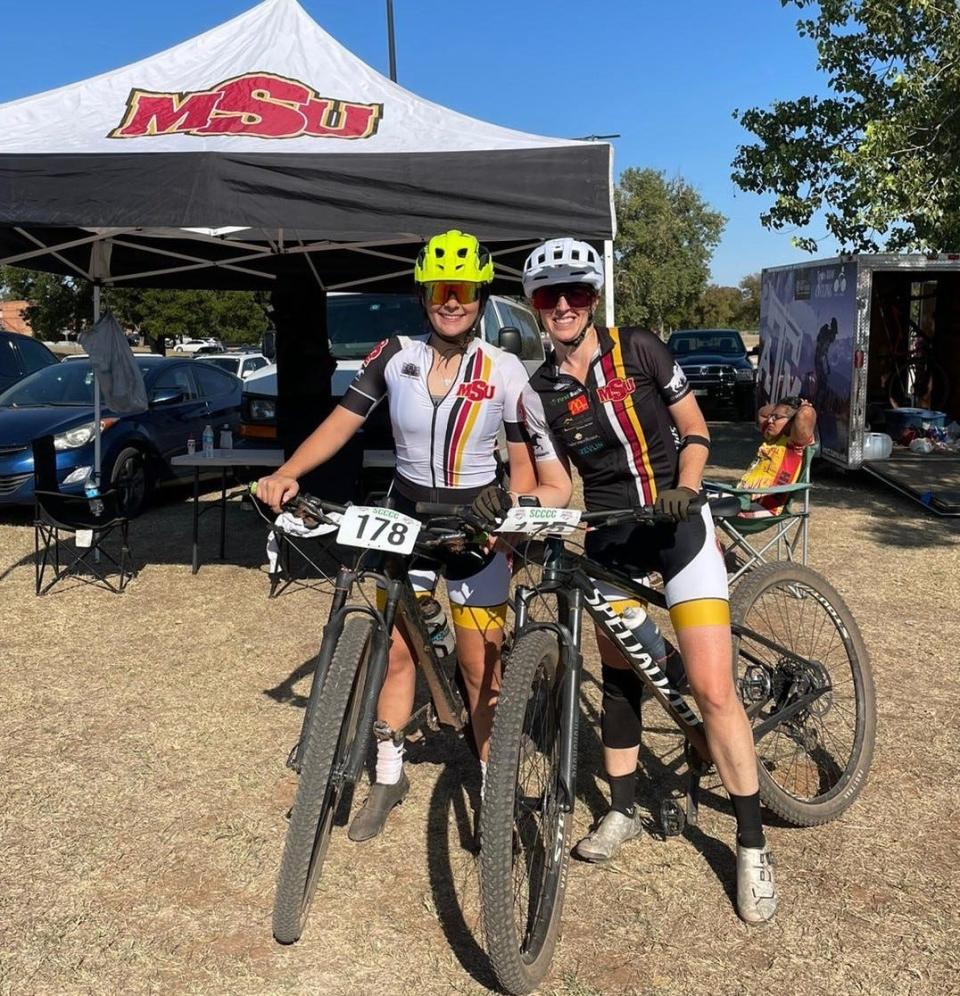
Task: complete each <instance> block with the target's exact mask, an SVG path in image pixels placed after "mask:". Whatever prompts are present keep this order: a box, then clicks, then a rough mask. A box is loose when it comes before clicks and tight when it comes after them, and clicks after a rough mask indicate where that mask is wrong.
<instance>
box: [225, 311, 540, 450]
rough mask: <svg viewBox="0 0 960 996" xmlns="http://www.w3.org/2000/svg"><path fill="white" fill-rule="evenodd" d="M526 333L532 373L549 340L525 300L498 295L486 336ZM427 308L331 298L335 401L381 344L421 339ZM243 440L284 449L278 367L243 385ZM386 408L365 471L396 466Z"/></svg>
mask: <svg viewBox="0 0 960 996" xmlns="http://www.w3.org/2000/svg"><path fill="white" fill-rule="evenodd" d="M505 328H513V329H516V330H517V331H518V332H519V333H520V345H521V348H520V359H521V361H522V363H523V365H524V366H525V367H526V368H527V372H528V373H533V371H534V370H536V369H537V367H538V366H540V364H541V363H543V359H544V353H543V341H542V340H541V337H540V327H539V325H538V324H537V318H536V315H535V314H534V313H533V312H532V311H531V310H530V308H529V307H527V305H526V304H522V303H520V302H519V301H515V300H513V299H512V298H508V297H499V296H496V295H494V296H492V297H490V298H489V299H488V301H487V306H486V309H485V310H484V313H483V321H482V323H481V328H480V334H481V335H482V336H483V338H484V339H485V340H486V341H487V342H489V343H492V344H493V345H498V343H499V337H500V330H501V329H505ZM423 329H424V316H423V309H422V307H421V305H420V301H419V299H418V298H417V296H416V295H415V294H349V293H346V294H341V293H333V294H330V296H329V297H328V298H327V334H328V336H329V339H330V352H331V354H332V355H333V357H334V359H335V360H336V361H337V369H336V370H335V371H334V374H333V379H332V382H331V391H332V394H333V397H334V398H335V399H336V398H340V397H342V396H343V393H344V391H346V389H347V387H348V385H349V384H350V382H351V381H352V380H353V378H354V376H355V375H356V373H357V371H358V370H359V369H360V366H361V364H362V363H363V360H364V357H365V356H366V355H367V353H369V352H370V350H371V349H372V348H373V347H374V346H375V345H376V344H377V343H378V342H380V341H381V340H383V339H386V338H389V337H390V336H392V335H420V334H422V332H423ZM240 436H241V437H242V438H243V439H245V440H247V444H246V445H250V446H254V447H270V446H280V440H279V439H278V438H277V366H276V364H275V363H271V364H270V365H269V366H266V367H264V368H263V369H262V370H258V371H257V372H256V373H255V374H253V375H252V376H251V377H249V378H248V379H247V380H246V381H245V382H244V385H243V397H242V401H241V408H240ZM392 443H393V440H392V437H391V435H390V428H389V424H388V422H387V416H386V406H385V405H380V406H378V407H377V408H376V409H375V410H374V413H373V414H372V415H371V417H370V420H369V421H368V424H367V426H366V432H365V442H364V466H365V467H392V466H393V464H394V454H393V447H392Z"/></svg>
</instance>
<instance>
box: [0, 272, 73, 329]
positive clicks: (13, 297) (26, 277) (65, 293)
mask: <svg viewBox="0 0 960 996" xmlns="http://www.w3.org/2000/svg"><path fill="white" fill-rule="evenodd" d="M0 285H2V287H3V295H4V298H5V299H6V300H8V301H27V302H28V303H27V309H26V319H27V321H28V322H29V323H30V325H31V327H32V328H33V331H34V335H36V336H37V337H38V338H40V339H48V340H51V341H56V340H57V339H60V338H62V336H63V333H64V332H79V331H80V329H81V328H83V326H84V324H86V323H87V322H89V320H90V314H91V311H92V309H93V288H92V286H91V284H90V283H89V282H88V281H86V280H78V279H74V278H73V277H60V276H57V275H56V274H53V273H42V272H40V271H38V270H22V269H19V268H18V267H15V266H6V267H4V268H3V273H2V274H0Z"/></svg>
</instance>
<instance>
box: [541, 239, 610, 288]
mask: <svg viewBox="0 0 960 996" xmlns="http://www.w3.org/2000/svg"><path fill="white" fill-rule="evenodd" d="M551 284H589V285H590V286H591V287H592V288H593V289H594V290H595V291H599V290H600V288H601V287H603V262H602V260H601V259H600V254H599V253H598V252H597V250H596V249H594V248H593V246H592V245H590V244H589V243H587V242H579V241H577V239H571V238H565V239H550V240H549V241H548V242H544V243H543V245H541V246H537V248H536V249H534V250H533V252H532V253H530V255H529V256H528V257H527V261H526V263H524V264H523V293H524V294H526V296H527V297H531V296H532V295H533V292H534V291H535V290H536V289H537V288H538V287H549V286H550V285H551Z"/></svg>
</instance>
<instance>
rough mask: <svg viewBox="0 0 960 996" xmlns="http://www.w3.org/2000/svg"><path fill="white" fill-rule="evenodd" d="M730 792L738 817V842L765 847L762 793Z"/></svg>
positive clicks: (749, 845) (744, 844)
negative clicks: (761, 804)
mask: <svg viewBox="0 0 960 996" xmlns="http://www.w3.org/2000/svg"><path fill="white" fill-rule="evenodd" d="M728 794H729V796H730V801H731V802H732V803H733V812H734V815H735V816H736V817H737V843H738V844H739V845H740V846H741V847H763V846H764V845H765V844H766V842H767V840H766V838H765V837H764V836H763V823H762V822H761V820H760V793H759V792H754V793H753V795H734V794H733V793H732V792H730V793H728Z"/></svg>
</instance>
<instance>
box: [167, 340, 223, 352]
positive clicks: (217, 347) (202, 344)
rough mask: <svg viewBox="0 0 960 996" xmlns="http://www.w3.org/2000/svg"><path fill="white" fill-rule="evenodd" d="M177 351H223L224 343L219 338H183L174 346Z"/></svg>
mask: <svg viewBox="0 0 960 996" xmlns="http://www.w3.org/2000/svg"><path fill="white" fill-rule="evenodd" d="M173 351H174V352H175V353H222V352H223V343H222V342H221V341H220V340H219V339H214V338H212V337H211V338H207V339H181V340H180V341H179V342H178V343H177V344H176V345H175V346H174V347H173Z"/></svg>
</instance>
